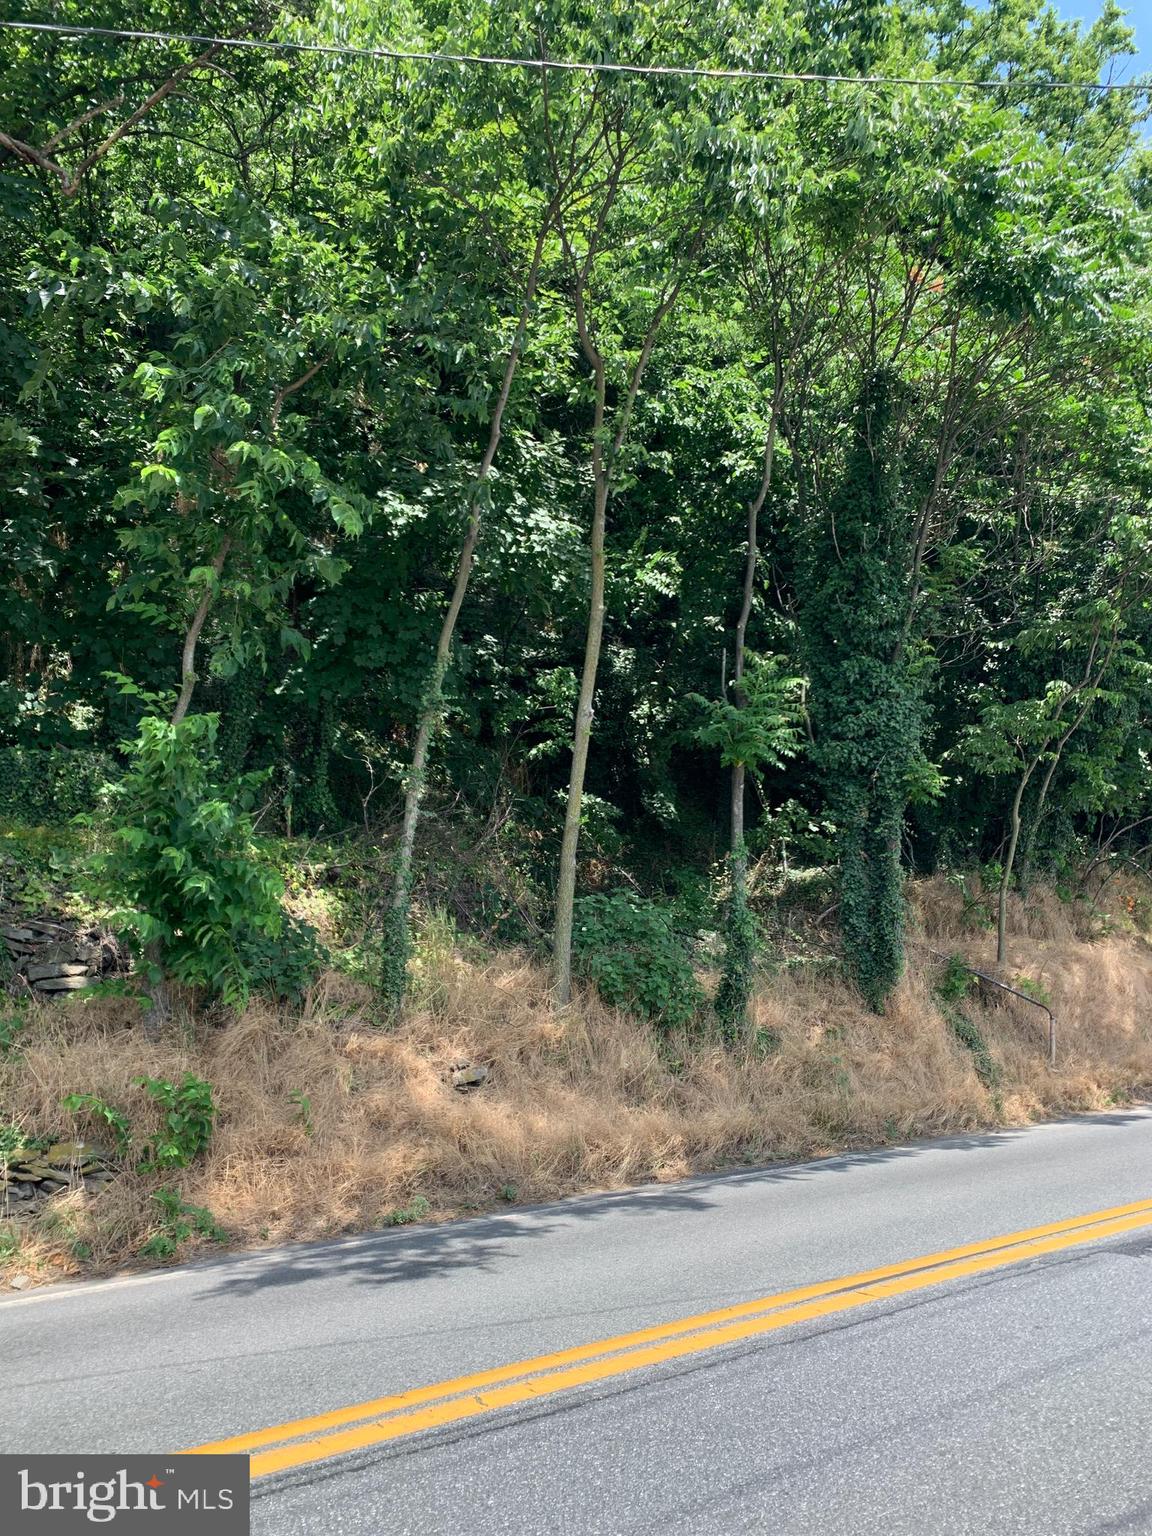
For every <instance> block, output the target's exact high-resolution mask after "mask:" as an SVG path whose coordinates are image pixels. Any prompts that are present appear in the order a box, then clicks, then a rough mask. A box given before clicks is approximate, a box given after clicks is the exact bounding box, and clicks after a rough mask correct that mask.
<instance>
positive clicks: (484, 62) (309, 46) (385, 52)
mask: <svg viewBox="0 0 1152 1536" xmlns="http://www.w3.org/2000/svg"><path fill="white" fill-rule="evenodd" d="M0 31H12V32H32V33H55V34H57V35H63V36H67V37H105V38H118V39H121V40H123V41H126V42H127V41H136V42H156V43H194V44H196V45H197V46H198V47H201V48H204V47H218V48H250V49H259V50H263V51H266V52H282V53H318V54H326V55H335V56H342V57H347V58H358V59H376V60H380V61H388V62H397V63H406V62H409V63H424V64H452V65H464V66H469V65H480V66H485V67H489V68H500V69H525V70H549V71H553V70H560V71H569V72H574V73H583V74H615V75H649V76H675V77H681V78H688V79H700V80H750V81H751V80H762V81H767V82H769V83H775V84H781V85H789V84H791V85H847V86H863V87H868V88H883V87H886V86H911V87H917V88H922V89H929V90H937V89H939V90H978V91H1021V90H1024V91H1099V92H1127V93H1131V94H1135V95H1148V94H1149V93H1150V92H1152V81H1141V80H1042V79H1036V78H1025V79H1021V78H1019V77H1012V76H1003V77H997V78H994V79H985V80H963V79H957V78H952V77H948V76H938V77H927V78H925V77H922V76H916V75H908V76H905V75H837V74H821V73H818V72H805V71H799V72H797V71H789V70H772V69H726V68H719V67H717V68H713V67H709V66H705V65H690V64H624V63H615V62H611V61H604V60H602V61H593V60H581V59H551V58H543V57H540V58H510V57H504V56H502V55H499V54H474V53H443V52H435V51H424V50H420V49H412V48H382V47H377V48H367V47H355V46H353V45H351V44H347V43H321V42H296V41H292V40H287V39H278V38H257V37H216V36H213V35H212V34H210V33H201V32H150V31H144V30H142V29H136V28H130V27H85V26H74V25H71V24H69V23H66V22H49V21H0Z"/></svg>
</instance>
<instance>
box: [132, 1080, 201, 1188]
mask: <svg viewBox="0 0 1152 1536" xmlns="http://www.w3.org/2000/svg"><path fill="white" fill-rule="evenodd" d="M134 1081H135V1083H136V1085H137V1086H138V1087H140V1088H146V1089H147V1090H148V1092H149V1093H150V1094H151V1095H152V1097H153V1098H154V1099H155V1100H156V1102H157V1103H158V1104H159V1105H160V1107H161V1108H162V1109H163V1111H164V1125H163V1129H162V1130H161V1131H160V1132H159V1134H158V1135H157V1136H156V1137H155V1138H154V1139H153V1140H152V1141H150V1142H149V1143H148V1145H147V1146H146V1147H145V1148H144V1153H143V1156H142V1157H141V1159H140V1170H141V1172H143V1173H155V1172H158V1171H159V1170H160V1169H163V1168H186V1167H187V1166H188V1164H189V1163H190V1162H191V1161H192V1159H193V1158H194V1157H197V1156H199V1154H200V1153H201V1152H203V1151H204V1149H205V1148H206V1147H207V1145H208V1143H209V1141H211V1139H212V1127H213V1125H214V1124H215V1121H216V1104H215V1102H214V1100H213V1098H212V1084H211V1083H207V1082H205V1081H204V1079H203V1078H202V1077H197V1076H196V1075H195V1073H193V1072H185V1074H184V1077H183V1079H182V1080H181V1081H180V1082H179V1083H172V1082H168V1081H167V1079H165V1078H157V1077H138V1078H135V1079H134Z"/></svg>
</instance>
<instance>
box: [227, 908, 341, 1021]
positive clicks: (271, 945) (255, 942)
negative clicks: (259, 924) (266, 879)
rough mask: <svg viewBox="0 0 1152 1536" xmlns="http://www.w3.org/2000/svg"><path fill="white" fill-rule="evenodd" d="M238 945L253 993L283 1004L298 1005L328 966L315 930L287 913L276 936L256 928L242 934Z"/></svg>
mask: <svg viewBox="0 0 1152 1536" xmlns="http://www.w3.org/2000/svg"><path fill="white" fill-rule="evenodd" d="M237 946H238V949H239V953H240V958H241V961H242V963H243V965H244V968H245V970H246V971H247V973H248V978H249V983H250V985H251V987H252V989H253V991H256V992H263V993H264V994H265V995H266V996H268V997H273V998H275V999H276V1000H277V1001H278V1002H282V1003H298V1002H299V1001H300V1000H301V998H303V996H304V994H305V993H306V992H307V990H308V988H309V987H310V986H311V985H312V984H313V982H314V981H315V980H316V978H317V976H319V974H320V972H321V971H322V970H323V969H324V968H325V966H326V965H327V964H328V963H329V956H328V951H327V949H326V948H325V946H324V945H323V943H321V941H320V936H319V934H318V933H317V932H316V930H315V928H313V927H312V925H311V924H310V923H305V922H302V921H301V920H300V919H299V918H296V917H293V916H292V915H291V914H290V913H285V914H284V920H283V923H282V924H281V928H280V932H279V933H265V932H262V931H261V930H260V929H258V928H255V929H252V930H251V931H250V932H249V933H247V934H242V935H241V936H240V937H239V938H238V940H237Z"/></svg>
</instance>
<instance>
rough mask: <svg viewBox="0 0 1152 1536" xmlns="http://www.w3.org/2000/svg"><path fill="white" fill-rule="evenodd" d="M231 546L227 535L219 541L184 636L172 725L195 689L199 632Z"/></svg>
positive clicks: (178, 718) (186, 711) (185, 711)
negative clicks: (210, 575) (209, 571)
mask: <svg viewBox="0 0 1152 1536" xmlns="http://www.w3.org/2000/svg"><path fill="white" fill-rule="evenodd" d="M231 544H232V540H231V539H230V538H228V537H227V535H225V537H224V538H223V539H221V541H220V548H219V549H218V550H217V551H216V556H215V558H214V560H213V561H212V580H211V581H210V582H208V583H207V585H206V586H205V588H204V595H203V596H202V597H201V599H200V602H199V603H198V605H197V607H196V612H195V613H194V614H193V615H192V622H191V623H190V624H189V625H188V629H187V631H186V632H185V635H184V652H183V656H182V657H181V662H180V697H179V698H178V699H177V700H176V708H175V709H174V710H173V711H172V724H173V725H179V724H180V722H181V720H183V718H184V716H185V715H186V714H187V713H188V706H189V704H190V703H191V702H192V691H193V689H194V688H195V687H196V646H197V644H198V642H199V640H200V631H201V630H202V629H203V628H204V620H205V619H206V618H207V617H208V610H209V608H210V607H211V606H212V599H213V598H214V597H215V595H216V588H217V586H218V585H219V583H220V576H221V574H222V572H223V570H224V562H225V560H227V558H228V550H229V548H230V547H231Z"/></svg>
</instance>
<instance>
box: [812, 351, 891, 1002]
mask: <svg viewBox="0 0 1152 1536" xmlns="http://www.w3.org/2000/svg"><path fill="white" fill-rule="evenodd" d="M899 393H900V386H899V383H898V381H897V380H896V379H895V378H893V377H892V375H891V374H889V373H887V372H884V371H878V372H876V373H874V374H872V375H871V376H870V377H869V378H868V379H866V381H865V383H864V384H863V386H862V388H861V391H860V400H859V407H858V411H857V417H856V423H855V426H854V430H853V438H852V442H851V445H850V447H849V450H848V454H847V457H846V461H845V465H844V473H843V478H842V480H841V483H840V485H839V487H838V488H837V490H836V491H835V492H834V493H833V494H832V496H831V498H830V501H829V503H828V505H827V507H826V509H825V511H824V514H823V516H821V517H820V518H818V519H816V520H814V523H813V525H812V526H811V527H810V529H809V533H808V538H807V541H806V544H807V547H806V549H805V551H804V556H805V558H804V559H803V560H802V567H803V571H804V577H803V583H802V588H801V612H800V617H801V628H802V631H803V636H804V644H805V650H806V653H807V662H808V671H809V677H810V696H809V704H810V711H811V718H812V726H813V732H814V736H815V760H816V764H817V767H818V771H819V773H820V776H821V778H822V781H823V785H824V790H825V794H826V796H827V803H828V807H829V810H830V812H831V815H832V818H833V820H834V821H835V823H836V827H837V839H838V847H839V853H840V923H841V931H842V934H843V940H844V952H845V958H846V960H847V963H848V966H849V969H850V971H851V973H852V975H853V977H854V979H855V981H856V983H857V985H858V986H859V988H860V992H861V994H862V995H863V997H864V998H865V1000H866V1001H867V1002H868V1004H869V1005H870V1006H871V1007H872V1008H874V1009H875V1010H876V1011H877V1012H878V1013H879V1012H882V1011H883V1008H884V1004H885V1002H886V1000H887V998H888V996H889V994H890V993H891V991H892V989H893V987H894V986H895V985H896V983H897V982H898V981H899V979H900V976H901V974H902V972H903V968H904V898H903V889H902V887H903V881H902V874H901V867H900V840H901V833H902V830H903V822H904V810H905V804H906V801H907V786H908V782H909V774H910V771H911V769H912V767H913V765H914V763H915V761H916V758H917V756H918V752H919V744H920V722H921V710H920V699H919V695H918V690H917V688H916V685H915V681H914V679H913V677H912V675H911V672H910V669H909V665H908V660H907V655H906V650H905V643H904V642H905V634H906V622H907V605H908V592H909V570H908V565H909V560H910V556H911V549H910V537H909V526H910V524H909V519H908V517H907V516H906V514H905V509H904V507H903V505H902V502H901V497H900V476H899V463H898V452H897V448H896V438H897V433H896V421H895V418H896V412H897V405H898V401H899Z"/></svg>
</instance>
